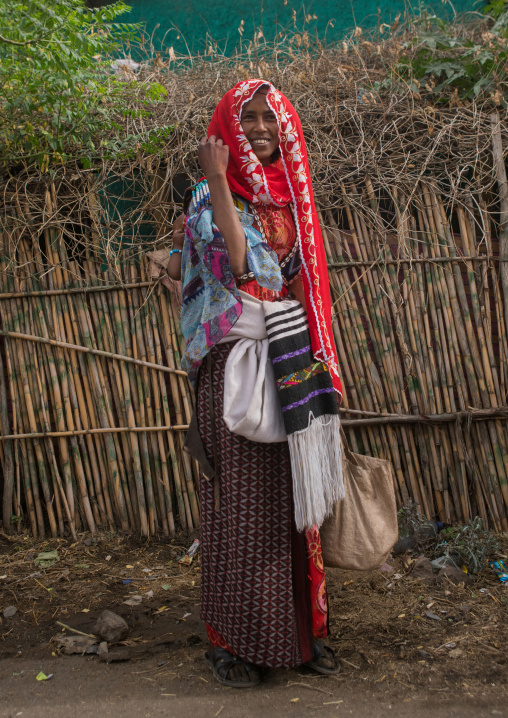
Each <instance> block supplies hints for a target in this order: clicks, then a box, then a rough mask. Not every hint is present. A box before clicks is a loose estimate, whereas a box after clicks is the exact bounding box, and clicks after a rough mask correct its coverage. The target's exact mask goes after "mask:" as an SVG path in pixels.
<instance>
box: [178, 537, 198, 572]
mask: <svg viewBox="0 0 508 718" xmlns="http://www.w3.org/2000/svg"><path fill="white" fill-rule="evenodd" d="M198 548H199V539H194V541H193V543H192V546H191V547H190V548H189V550H188V551H187V553H184V555H183V556H182V557H181V558H179V559H178V563H181V564H183V565H184V566H190V565H191V563H192V559H193V558H194V556H195V555H196V551H197V550H198Z"/></svg>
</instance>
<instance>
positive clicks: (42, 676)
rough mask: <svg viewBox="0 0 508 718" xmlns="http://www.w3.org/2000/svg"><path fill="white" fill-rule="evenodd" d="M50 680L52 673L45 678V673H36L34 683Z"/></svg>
mask: <svg viewBox="0 0 508 718" xmlns="http://www.w3.org/2000/svg"><path fill="white" fill-rule="evenodd" d="M50 678H53V674H52V673H50V674H49V675H48V676H47V675H46V674H45V673H43V672H42V671H40V673H38V674H37V675H36V676H35V680H36V681H49V679H50Z"/></svg>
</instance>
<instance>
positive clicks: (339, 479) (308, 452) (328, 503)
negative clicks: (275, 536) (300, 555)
mask: <svg viewBox="0 0 508 718" xmlns="http://www.w3.org/2000/svg"><path fill="white" fill-rule="evenodd" d="M288 443H289V453H290V455H291V470H292V474H293V496H294V502H295V521H296V528H297V529H298V531H305V530H306V529H309V528H312V527H313V526H314V525H317V526H318V527H320V526H321V525H322V523H323V521H324V520H325V518H326V517H327V516H330V515H331V514H332V512H333V508H334V506H335V504H336V503H337V501H338V500H339V499H343V498H344V495H345V492H344V479H343V476H342V449H341V440H340V417H339V416H336V415H335V416H334V415H332V416H330V415H323V416H320V417H319V418H318V419H315V418H314V416H313V414H312V413H311V415H310V417H309V426H308V428H307V429H304V430H303V431H299V432H296V433H294V434H288Z"/></svg>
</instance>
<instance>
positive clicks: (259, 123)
mask: <svg viewBox="0 0 508 718" xmlns="http://www.w3.org/2000/svg"><path fill="white" fill-rule="evenodd" d="M254 127H255V129H256V131H257V132H265V131H266V123H265V121H264V119H263V115H260V116H259V117H257V118H256V124H255V125H254Z"/></svg>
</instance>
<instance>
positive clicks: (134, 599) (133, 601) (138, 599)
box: [124, 596, 143, 606]
mask: <svg viewBox="0 0 508 718" xmlns="http://www.w3.org/2000/svg"><path fill="white" fill-rule="evenodd" d="M142 602H143V597H142V596H131V598H128V599H127V600H126V601H124V603H125V605H126V606H139V605H141V603H142Z"/></svg>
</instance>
